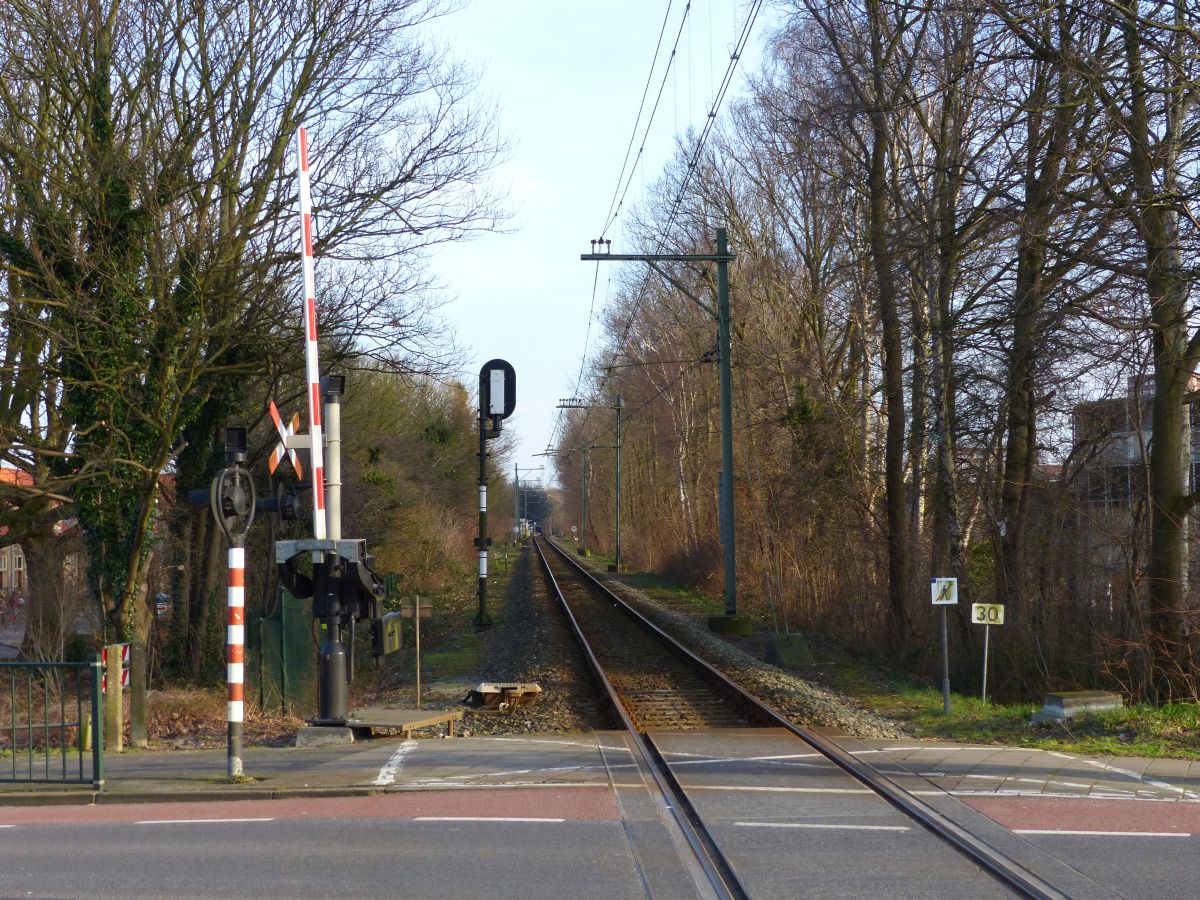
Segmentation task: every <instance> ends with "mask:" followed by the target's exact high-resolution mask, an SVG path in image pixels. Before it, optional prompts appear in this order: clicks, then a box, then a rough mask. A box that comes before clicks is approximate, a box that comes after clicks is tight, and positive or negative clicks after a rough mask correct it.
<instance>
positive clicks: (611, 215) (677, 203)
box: [551, 0, 763, 443]
mask: <svg viewBox="0 0 1200 900" xmlns="http://www.w3.org/2000/svg"><path fill="white" fill-rule="evenodd" d="M672 6H673V0H672V2H671V3H669V4H668V7H667V12H666V14H665V16H664V19H663V25H662V27H661V28H660V31H659V39H658V43H657V45H656V46H655V51H654V57H653V59H652V61H651V68H650V73H649V75H648V76H647V79H646V86H645V88H643V92H642V99H641V103H640V104H639V107H638V115H637V117H636V119H635V121H634V127H633V132H632V134H631V137H630V142H629V145H628V147H627V148H626V152H625V159H624V160H623V162H622V164H621V171H620V174H619V175H618V177H617V188H616V190H614V193H613V200H612V201H610V205H609V210H608V213H607V214H606V216H605V223H604V227H603V228H602V229H601V232H600V236H601V238H603V237H604V236H605V235H606V234H607V233H608V230H609V229H610V228H611V227H612V225H613V223H614V222H615V221H616V219H617V218H618V216H619V215H620V212H621V209H622V208H623V207H624V204H625V198H626V196H627V195H628V192H629V187H630V185H631V184H632V182H633V177H634V174H635V173H636V172H637V170H638V168H639V165H640V163H641V160H642V155H643V153H644V151H645V144H646V139H647V137H648V135H649V132H650V128H651V126H652V125H653V123H654V119H655V117H656V115H657V112H658V109H659V105H660V103H661V101H662V97H663V94H664V92H665V90H666V85H667V79H668V77H669V76H670V74H671V72H672V70H673V68H674V63H675V60H676V56H677V53H678V49H679V43H680V40H681V38H682V35H683V31H684V28H685V27H686V26H687V25H688V21H689V15H690V13H691V9H692V4H691V2H690V0H689V2H688V3H687V4H686V6H685V8H684V12H683V15H682V16H681V17H680V22H679V28H678V30H677V31H676V32H675V38H674V43H673V45H672V48H671V54H670V57H669V58H668V60H667V65H666V68H665V69H664V72H663V77H662V80H661V82H660V83H659V89H658V92H657V94H656V95H655V100H654V105H653V107H652V108H651V111H650V115H649V117H648V119H647V121H646V127H645V128H644V129H643V132H642V141H641V144H640V146H639V148H638V153H637V156H636V158H635V159H634V160H633V164H632V166H631V165H630V162H629V158H630V154H631V153H632V149H633V144H634V138H635V137H636V135H637V129H638V124H639V123H640V122H641V116H642V112H643V111H644V109H645V101H646V97H647V95H648V90H649V86H650V84H651V82H652V80H653V74H654V66H655V65H656V64H657V60H658V54H659V52H660V50H661V49H662V37H663V35H664V34H665V33H666V28H667V23H668V21H669V19H670V12H671V7H672ZM762 6H763V0H753V2H752V3H751V5H750V8H749V11H748V12H747V15H746V19H745V21H744V22H743V24H742V29H741V32H740V33H739V35H738V37H737V40H736V41H735V42H734V48H733V51H732V52H731V53H730V56H729V62H728V64H727V65H726V68H725V73H724V75H723V76H722V78H721V83H720V86H719V87H718V89H717V90H716V92H715V96H714V97H713V101H712V104H711V105H710V107H709V110H708V113H707V115H706V119H705V123H704V127H703V129H701V132H700V135H699V137H698V138H697V140H696V142H695V147H694V149H693V152H692V154H691V156H690V158H689V160H688V163H687V167H686V169H685V171H684V173H683V179H682V181H681V182H680V184H679V187H678V189H677V191H676V192H675V198H674V200H673V201H672V204H671V208H670V212H669V214H668V216H667V220H666V222H665V224H664V225H663V227H662V233H661V235H660V236H659V238H658V240H657V242H656V244H655V249H654V253H655V254H658V253H661V252H662V249H663V247H664V246H665V245H666V241H667V238H668V236H669V234H670V230H671V227H672V226H673V225H674V223H675V218H676V216H677V215H678V213H679V209H680V207H681V206H682V204H683V199H684V196H685V194H686V192H687V189H688V186H689V185H690V183H691V179H692V175H693V174H694V172H695V171H696V169H697V167H698V164H699V160H700V157H701V154H702V153H703V152H704V148H705V146H706V144H707V142H708V138H709V135H710V134H711V133H712V128H713V125H714V124H715V122H716V118H717V112H718V111H719V110H720V108H721V106H722V104H723V102H724V100H725V97H726V95H727V94H728V92H729V88H730V86H731V85H732V84H733V76H734V73H735V71H736V69H737V65H738V62H739V61H740V60H741V58H742V54H743V53H744V52H745V48H746V45H747V44H748V43H749V40H750V35H751V33H752V32H753V29H754V24H755V22H756V21H757V19H758V15H759V13H760V12H761V11H762ZM735 12H736V4H735ZM711 17H712V10H711V7H710V9H709V19H710V73H709V78H710V84H711V80H712V71H711ZM690 37H691V34H690V29H689V41H690ZM688 65H689V75H690V68H691V60H690V58H689V62H688ZM689 98H690V83H689ZM622 179H624V186H623V187H622V185H621V181H622ZM618 195H619V199H618ZM598 267H599V263H597V269H598ZM651 276H652V273H651V272H650V271H647V272H646V274H645V275H644V276H643V279H642V283H641V286H640V287H639V288H638V289H637V291H636V292H635V293H634V300H633V307H632V309H631V310H630V311H629V314H628V316H627V317H626V320H625V324H624V327H623V328H622V331H621V337H620V338H619V340H618V341H617V342H616V343H615V344H614V347H615V352H617V353H620V352H621V348H622V347H623V346H624V345H625V343H626V341H627V340H628V338H629V332H630V330H631V329H632V327H633V323H634V321H635V320H636V318H637V313H638V309H639V307H640V305H641V301H642V298H643V297H644V296H645V294H646V288H647V286H648V285H649V281H650V278H651ZM598 282H599V272H598V271H597V276H596V278H595V279H594V281H593V285H592V309H591V311H590V312H589V315H588V327H587V334H586V337H585V340H584V354H583V358H582V360H581V361H580V370H579V375H578V377H577V378H576V382H575V393H576V394H578V392H579V389H580V387H581V385H582V383H583V375H584V371H585V369H586V366H587V348H588V346H589V344H590V339H591V327H592V319H593V317H594V311H595V300H596V293H597V286H598ZM608 283H609V284H610V285H611V276H610V279H609V282H608ZM602 368H616V366H610V367H602ZM680 377H682V375H681V376H680ZM676 380H678V379H676ZM673 383H674V382H672V383H670V384H668V385H667V387H669V386H671V385H672V384H673ZM663 390H666V387H664V388H663ZM660 394H661V392H660ZM657 396H658V395H656V397H657ZM562 412H563V411H562V410H561V409H560V410H559V415H558V417H557V419H556V420H555V424H554V429H553V431H552V434H551V443H553V440H554V438H555V437H556V436H557V435H558V432H559V429H560V427H561V425H562V418H563V417H562ZM586 416H587V413H585V418H586Z"/></svg>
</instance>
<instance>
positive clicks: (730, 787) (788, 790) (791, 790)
mask: <svg viewBox="0 0 1200 900" xmlns="http://www.w3.org/2000/svg"><path fill="white" fill-rule="evenodd" d="M683 787H684V790H688V791H762V792H764V793H778V794H873V793H875V792H874V791H871V790H867V789H866V788H815V787H755V786H749V785H740V784H685V785H684V786H683Z"/></svg>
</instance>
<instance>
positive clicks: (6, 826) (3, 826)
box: [0, 825, 17, 828]
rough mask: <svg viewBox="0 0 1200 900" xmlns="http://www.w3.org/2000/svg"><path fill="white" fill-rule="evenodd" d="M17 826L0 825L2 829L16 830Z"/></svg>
mask: <svg viewBox="0 0 1200 900" xmlns="http://www.w3.org/2000/svg"><path fill="white" fill-rule="evenodd" d="M16 827H17V826H16V825H0V828H16Z"/></svg>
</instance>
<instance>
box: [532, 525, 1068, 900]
mask: <svg viewBox="0 0 1200 900" xmlns="http://www.w3.org/2000/svg"><path fill="white" fill-rule="evenodd" d="M539 543H540V542H539ZM548 543H549V544H550V546H551V547H552V548H553V549H554V551H555V553H557V554H558V556H559V557H560V558H561V559H563V560H564V561H566V562H567V563H569V564H570V565H571V567H572V568H574V569H575V570H576V571H577V572H578V573H579V574H580V575H581V576H582V577H583V578H584V579H585V580H586V581H588V582H589V583H591V584H592V585H593V586H594V587H595V588H596V589H598V590H600V591H602V592H603V593H604V594H605V596H606V598H607V599H609V600H611V601H612V602H613V603H614V604H615V605H616V606H617V607H618V608H620V609H621V610H622V611H623V612H625V613H626V614H627V615H629V616H631V617H632V618H633V619H634V620H635V621H637V622H639V623H640V624H641V625H642V626H643V627H644V628H646V629H647V630H648V631H649V632H651V633H652V634H654V635H655V636H657V637H658V638H659V639H661V640H662V641H663V642H664V643H665V644H666V645H667V646H669V647H670V648H671V650H672V651H673V652H675V653H677V654H680V655H683V656H685V657H687V658H689V659H690V660H691V661H692V662H694V663H695V664H696V665H697V666H699V667H700V668H702V669H705V670H706V671H707V672H708V674H709V675H710V677H712V678H714V679H716V680H718V681H720V682H721V683H722V685H723V686H725V687H726V688H727V689H728V690H730V691H732V692H733V693H734V694H736V695H738V696H739V697H740V699H742V700H743V701H744V702H746V703H747V704H749V705H750V706H751V707H754V708H756V709H757V710H758V711H759V712H760V713H761V714H762V715H764V716H765V717H767V718H768V719H770V720H771V721H772V724H774V725H776V726H778V727H780V728H784V729H787V730H788V731H790V732H791V733H792V734H793V735H795V736H796V737H798V738H800V740H802V741H804V742H805V743H806V744H808V745H809V746H810V747H812V748H813V749H814V750H816V751H817V752H818V753H820V754H821V755H822V756H824V757H826V758H827V759H829V760H830V761H831V762H833V763H834V764H836V765H837V766H838V767H840V768H841V769H842V770H843V771H845V772H846V773H847V774H849V775H850V776H852V777H853V778H855V779H857V780H858V781H860V782H861V783H862V784H863V785H865V786H866V787H868V788H870V789H871V790H872V791H874V792H875V793H876V794H878V795H879V796H881V797H882V798H883V799H884V800H886V801H888V802H889V803H890V804H891V805H892V806H894V807H895V808H897V809H899V810H900V811H901V812H903V813H904V814H905V815H907V816H908V817H909V818H911V819H913V820H914V821H915V822H917V823H918V824H920V825H921V826H922V827H924V828H925V829H926V830H927V831H929V832H931V833H933V834H934V835H936V836H937V837H940V838H942V839H943V840H944V841H946V842H947V843H948V844H950V845H951V846H952V847H954V848H955V849H956V850H958V851H959V852H961V853H962V854H964V855H965V856H966V857H968V858H969V859H970V860H972V861H973V862H975V863H976V864H978V865H979V866H981V867H982V868H983V869H985V870H986V871H987V872H989V873H990V874H991V875H993V876H994V877H995V878H997V879H998V880H1000V881H1001V882H1003V883H1004V884H1006V885H1007V886H1009V887H1011V888H1013V889H1014V890H1016V891H1019V892H1021V893H1022V894H1024V895H1025V896H1027V897H1033V898H1038V900H1065V898H1066V895H1065V894H1063V893H1062V892H1061V891H1059V890H1058V889H1056V888H1055V887H1054V886H1053V885H1052V884H1050V883H1049V882H1047V881H1045V880H1044V879H1042V878H1040V877H1039V876H1038V875H1036V874H1035V873H1033V872H1031V871H1029V870H1028V869H1027V868H1025V867H1024V866H1022V865H1021V864H1020V863H1018V862H1016V861H1015V860H1012V859H1010V858H1009V857H1008V856H1007V855H1005V854H1004V853H1002V852H1001V851H1000V850H997V849H996V848H995V847H992V846H991V845H990V844H988V843H987V842H986V841H983V840H981V839H980V838H978V837H976V836H975V835H973V834H971V833H970V832H969V831H967V830H966V829H965V828H963V827H962V826H960V825H958V824H956V823H955V822H953V821H952V820H950V819H949V818H948V817H947V816H945V815H943V814H942V813H940V812H938V811H937V810H936V809H934V808H933V807H932V806H930V805H929V804H928V803H926V802H924V801H923V800H921V799H919V798H918V797H915V796H913V795H912V794H911V793H909V792H908V791H906V790H905V789H904V788H902V787H900V785H898V784H896V782H894V781H892V779H890V778H888V777H887V776H886V775H884V774H882V773H880V772H878V771H877V770H875V769H874V768H872V767H871V766H869V765H866V764H865V763H862V762H860V761H859V760H858V759H856V758H855V757H854V756H853V755H852V754H850V753H849V752H847V751H846V750H843V749H842V748H841V747H839V746H837V744H835V743H834V742H833V741H830V740H829V739H828V738H825V737H823V736H822V735H820V734H817V733H816V732H815V731H812V730H810V729H808V728H804V727H802V726H800V725H797V724H795V723H794V722H792V721H791V720H790V719H788V718H787V717H786V716H784V715H783V714H782V713H780V712H779V711H778V710H776V709H775V708H774V707H772V706H770V705H768V704H767V703H765V702H763V701H762V700H760V699H759V698H758V697H756V696H754V695H753V694H751V693H750V692H749V691H747V690H746V689H745V688H743V687H742V686H741V685H739V684H738V683H737V682H735V681H733V680H732V679H730V678H729V676H727V675H726V674H725V673H724V672H722V671H720V670H719V669H717V668H716V667H715V666H713V665H711V664H710V663H708V662H706V661H705V660H703V659H701V658H700V657H699V656H697V655H696V654H695V653H694V652H692V651H691V650H690V649H688V648H687V647H685V646H684V645H683V644H681V643H680V642H679V641H678V640H676V639H675V638H674V637H672V636H671V635H669V634H667V633H666V632H665V631H663V629H661V628H659V627H658V626H657V625H655V624H654V623H653V622H651V621H650V620H649V619H647V618H646V617H645V616H644V615H642V614H641V613H640V612H638V611H637V610H636V609H634V608H633V607H632V606H630V605H629V604H628V603H627V602H626V601H625V600H623V599H622V598H621V597H619V596H618V595H617V594H615V593H614V592H613V591H612V590H610V589H609V588H608V587H607V586H606V585H605V584H604V583H603V582H602V581H600V579H598V578H597V577H596V576H595V575H593V574H592V573H591V572H589V571H588V570H587V569H586V568H585V567H584V566H583V565H582V564H581V563H579V562H578V561H576V560H575V559H572V558H571V556H570V555H569V554H567V553H566V552H565V551H563V550H562V549H561V548H560V547H558V546H557V545H556V544H555V543H554V542H553V541H549V542H548ZM540 552H541V551H540V547H539V553H540ZM547 571H549V567H548V566H547ZM557 589H558V588H557V582H555V590H557ZM560 596H561V594H560ZM564 607H565V602H564ZM572 624H574V620H573V619H572ZM585 649H586V646H585ZM588 655H589V658H591V651H590V650H588ZM606 683H607V682H606ZM621 712H622V714H623V713H624V711H623V710H621Z"/></svg>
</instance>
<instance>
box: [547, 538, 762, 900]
mask: <svg viewBox="0 0 1200 900" xmlns="http://www.w3.org/2000/svg"><path fill="white" fill-rule="evenodd" d="M542 544H543V542H542V541H541V540H538V539H537V538H536V537H535V538H534V541H533V545H534V549H535V550H537V554H538V558H539V559H540V560H541V563H542V569H543V571H544V572H545V573H546V577H547V578H549V579H550V584H551V586H552V587H553V589H554V594H555V596H556V597H557V598H558V603H559V605H560V606H561V607H562V609H563V613H564V614H565V615H566V617H567V621H568V622H570V624H571V628H572V630H573V631H574V632H575V637H576V639H578V641H579V645H580V647H581V648H582V649H583V653H584V656H586V657H587V661H588V665H589V666H590V667H591V669H592V674H594V675H595V676H596V679H597V680H598V681H599V682H600V684H601V686H602V687H603V688H604V691H605V693H606V694H607V696H608V700H609V702H610V703H611V704H612V707H613V710H614V711H615V712H616V714H617V716H618V718H620V720H621V724H622V725H623V726H624V727H625V730H626V731H628V732H629V734H630V736H631V738H632V740H633V743H634V746H636V747H637V749H638V752H639V753H640V755H641V757H642V759H643V761H644V762H645V764H646V768H647V770H648V771H649V772H650V773H651V775H653V776H654V781H655V786H656V787H657V788H658V791H659V793H660V794H661V795H662V798H663V800H664V801H665V805H666V806H667V808H668V809H670V810H671V813H672V815H673V816H674V819H675V823H676V825H677V826H678V827H679V831H680V833H681V834H682V835H683V837H684V839H685V840H686V841H687V844H688V847H689V848H690V849H691V851H692V853H693V855H694V856H695V857H696V860H697V862H698V863H699V864H700V867H701V869H702V870H703V871H704V875H705V877H706V878H707V879H708V882H709V885H710V886H711V887H712V888H713V890H715V891H716V893H717V896H719V897H722V898H731V900H749V897H750V894H749V892H748V891H747V890H746V889H745V887H744V886H743V885H742V883H741V880H740V879H739V878H738V876H737V873H736V872H734V870H733V866H732V865H731V864H730V863H729V860H728V859H726V858H725V854H724V853H722V852H721V848H720V847H719V846H717V843H716V841H715V840H714V839H713V837H712V835H711V834H709V833H708V829H707V828H706V827H705V825H704V822H703V821H702V820H701V818H700V815H699V813H697V812H696V809H695V807H693V806H692V802H691V800H690V799H689V798H688V797H687V794H686V793H684V791H683V788H682V786H681V785H680V784H679V782H678V781H677V780H676V778H675V775H674V773H672V772H671V771H670V768H669V767H668V766H667V763H666V761H665V760H664V759H663V758H662V755H661V754H660V753H659V752H658V748H657V747H655V746H654V745H653V743H652V742H651V741H650V740H649V739H648V738H647V737H646V735H645V734H643V733H642V732H641V731H640V730H639V729H638V728H637V726H636V725H634V723H633V720H632V719H631V718H630V717H629V714H628V713H627V712H626V711H625V706H624V704H623V703H622V702H621V699H620V697H619V696H618V695H617V691H616V688H614V687H613V685H612V682H610V681H609V680H608V676H607V675H605V674H604V668H603V667H602V666H601V665H600V661H599V660H598V659H597V658H596V654H595V653H594V652H593V651H592V647H591V645H590V644H589V643H588V640H587V637H586V636H585V635H584V633H583V629H582V628H580V626H579V622H578V620H577V619H576V618H575V614H574V613H573V612H572V611H571V607H570V605H569V604H568V603H567V599H566V597H565V596H564V595H563V592H562V589H561V588H560V587H559V584H558V579H557V578H555V577H554V572H553V571H551V569H550V563H549V562H548V561H547V559H546V554H545V552H544V550H543V549H542ZM551 546H553V544H551ZM557 549H558V548H555V550H557ZM559 553H560V554H561V551H559ZM597 584H599V582H597Z"/></svg>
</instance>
